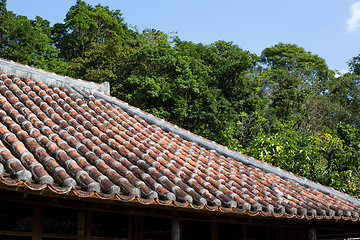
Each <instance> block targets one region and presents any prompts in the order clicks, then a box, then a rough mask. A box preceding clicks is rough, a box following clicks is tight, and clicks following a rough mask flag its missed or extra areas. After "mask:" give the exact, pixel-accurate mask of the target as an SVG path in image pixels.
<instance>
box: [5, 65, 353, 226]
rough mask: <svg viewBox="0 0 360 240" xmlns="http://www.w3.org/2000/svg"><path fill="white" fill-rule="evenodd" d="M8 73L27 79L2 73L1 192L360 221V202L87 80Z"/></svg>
mask: <svg viewBox="0 0 360 240" xmlns="http://www.w3.org/2000/svg"><path fill="white" fill-rule="evenodd" d="M2 65H4V66H6V69H9V66H10V69H11V68H14V69H15V70H14V72H16V73H19V72H20V73H21V72H23V75H24V76H22V78H19V77H17V76H14V75H10V74H12V73H13V72H12V71H11V70H8V71H7V72H6V73H0V74H1V79H2V80H0V165H2V166H3V167H4V168H5V171H4V172H3V173H2V175H0V182H1V183H2V184H5V185H8V186H24V187H26V188H29V189H31V190H34V191H36V190H44V189H48V190H50V191H52V192H55V193H57V194H62V195H63V194H70V193H73V194H75V195H77V196H80V197H94V196H96V197H98V198H100V199H118V200H119V201H138V202H139V203H141V204H160V205H171V206H176V207H179V208H187V207H189V206H191V207H192V208H194V209H207V210H210V211H214V210H218V211H222V212H234V213H238V214H247V215H249V216H256V215H261V216H265V217H266V216H273V217H286V218H298V219H301V218H306V219H313V218H316V219H333V220H339V219H343V220H351V221H359V214H360V201H359V200H357V199H355V198H352V197H350V196H348V195H346V194H342V193H339V192H337V191H335V190H333V189H330V188H327V187H324V186H320V185H318V184H315V183H313V182H311V181H308V180H304V179H302V178H300V177H297V176H294V175H292V174H290V173H288V172H285V171H282V170H280V169H278V168H274V167H271V166H269V165H267V164H264V163H262V162H259V161H258V160H255V159H252V158H249V157H247V156H244V155H241V154H239V153H236V152H234V151H232V150H229V149H227V148H225V147H223V146H221V145H218V144H216V143H214V142H211V141H209V140H206V139H203V138H201V137H199V136H196V135H194V134H192V133H189V132H187V131H185V130H183V129H180V128H178V127H176V126H174V125H172V124H169V123H166V122H164V121H163V120H161V119H158V118H155V117H153V116H151V115H148V114H146V113H144V112H141V111H140V110H138V109H136V108H134V107H131V106H129V105H127V104H125V103H124V102H122V101H120V100H117V99H114V98H111V97H109V96H108V95H106V94H104V93H101V92H100V94H99V91H98V90H96V92H97V93H96V94H94V95H95V96H94V95H91V93H90V92H94V90H93V89H90V90H89V89H88V90H86V88H87V85H86V84H87V83H84V82H82V81H80V80H72V79H69V78H64V79H63V78H61V76H57V75H53V74H47V73H44V72H42V73H41V74H45V75H41V79H43V81H44V82H46V81H47V78H50V80H49V81H48V82H50V83H51V84H50V85H47V84H46V83H44V82H42V81H38V80H35V79H37V75H36V74H40V73H38V72H37V70H36V69H33V68H25V67H23V66H21V65H19V64H16V63H9V62H7V61H4V60H0V68H1V66H2ZM28 71H30V72H31V73H30V74H29V75H30V76H31V77H30V78H29V77H26V74H28ZM5 74H8V75H5ZM8 76H9V77H8ZM55 77H56V78H59V79H60V80H58V81H54V79H52V78H55ZM32 78H35V79H32ZM66 81H70V82H66ZM57 82H58V84H56V83H57ZM65 82H66V83H65ZM70 83H71V84H70ZM54 84H56V86H55V85H54ZM77 84H79V85H78V86H75V85H77ZM79 86H80V87H81V88H82V89H81V88H79ZM94 86H96V87H98V85H96V84H93V85H91V87H94ZM84 89H85V91H83V90H84ZM99 89H100V87H99Z"/></svg>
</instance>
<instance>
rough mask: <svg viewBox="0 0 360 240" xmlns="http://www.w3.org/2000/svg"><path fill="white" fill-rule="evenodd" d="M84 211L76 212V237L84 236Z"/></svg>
mask: <svg viewBox="0 0 360 240" xmlns="http://www.w3.org/2000/svg"><path fill="white" fill-rule="evenodd" d="M85 224H86V220H85V213H84V212H78V213H77V236H78V237H84V236H85V226H86V225H85Z"/></svg>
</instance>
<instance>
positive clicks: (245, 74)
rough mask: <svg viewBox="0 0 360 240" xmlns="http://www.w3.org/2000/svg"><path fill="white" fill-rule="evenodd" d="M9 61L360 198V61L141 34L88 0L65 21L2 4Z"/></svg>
mask: <svg viewBox="0 0 360 240" xmlns="http://www.w3.org/2000/svg"><path fill="white" fill-rule="evenodd" d="M0 57H2V58H6V59H10V60H13V61H17V62H20V63H23V64H27V65H31V66H35V67H39V68H42V69H45V70H49V71H54V72H57V73H60V74H64V75H67V76H72V77H77V78H82V79H86V80H90V81H94V82H99V83H101V82H104V81H107V82H110V84H111V87H112V89H111V91H112V95H114V96H116V97H118V98H119V99H122V100H124V101H127V102H129V103H130V104H132V105H135V106H137V107H139V108H141V109H143V110H145V111H148V112H150V113H152V114H154V115H156V116H158V117H161V118H164V119H166V120H168V121H170V122H172V123H174V124H176V125H179V126H181V127H183V128H185V129H188V130H190V131H192V132H194V133H196V134H199V135H202V136H204V137H207V138H209V139H211V140H214V141H216V142H218V143H220V144H223V145H226V146H228V147H230V148H233V149H235V150H238V151H241V152H243V153H245V154H248V155H252V156H254V157H256V158H258V159H260V160H263V161H266V162H269V163H271V164H273V165H275V166H279V167H281V168H283V169H285V170H288V171H292V172H294V173H296V174H298V175H301V176H305V177H307V178H309V179H312V180H314V181H317V182H320V183H323V184H326V185H328V186H331V187H334V188H335V189H338V190H340V191H344V192H348V193H350V194H354V195H359V194H360V176H359V161H360V151H359V148H360V140H359V130H360V125H359V124H360V122H359V121H360V112H359V111H358V109H359V107H360V84H359V83H360V55H358V56H356V57H354V58H353V59H351V60H350V61H349V69H350V72H349V73H346V74H344V75H339V74H337V73H335V72H334V71H332V70H330V69H329V68H328V66H327V65H326V62H325V60H324V59H322V58H321V57H319V56H317V55H315V54H312V53H310V52H307V51H306V50H305V49H303V48H301V47H299V46H296V45H294V44H285V43H279V44H277V45H275V46H270V47H268V48H266V49H264V50H263V52H262V54H261V56H257V55H256V54H253V53H251V52H249V51H246V50H243V49H241V48H240V47H239V46H237V45H236V44H234V43H232V42H226V41H217V42H214V43H212V44H209V45H203V44H195V43H192V42H187V41H182V40H181V39H179V38H178V37H177V36H174V35H169V34H165V33H163V32H161V31H159V30H156V29H146V30H144V31H142V32H139V31H137V30H134V29H131V28H129V27H128V25H127V24H126V23H125V22H124V19H123V18H122V14H121V12H120V11H119V10H115V11H114V10H110V9H109V8H108V7H105V6H101V5H96V6H91V5H89V4H87V3H85V2H84V1H81V0H78V1H77V2H76V4H75V5H74V6H72V7H71V8H70V9H69V11H68V13H67V14H66V16H65V19H64V22H63V23H56V24H54V25H53V26H50V23H49V22H48V21H46V20H44V19H42V18H41V17H36V19H35V20H29V19H27V18H26V17H24V16H19V15H16V14H14V13H12V12H10V11H8V10H7V9H6V1H5V0H0Z"/></svg>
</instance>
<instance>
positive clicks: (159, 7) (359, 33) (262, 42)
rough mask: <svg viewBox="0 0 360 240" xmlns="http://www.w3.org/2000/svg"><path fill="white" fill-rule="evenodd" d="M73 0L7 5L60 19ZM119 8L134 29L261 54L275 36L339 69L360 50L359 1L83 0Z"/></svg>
mask: <svg viewBox="0 0 360 240" xmlns="http://www.w3.org/2000/svg"><path fill="white" fill-rule="evenodd" d="M75 2H76V0H62V1H59V0H8V1H7V8H8V10H11V11H13V12H14V13H16V14H19V15H25V16H27V17H28V18H29V19H34V18H35V16H37V15H39V16H41V17H43V18H45V19H47V20H49V21H50V22H51V23H52V24H54V23H56V22H63V19H64V18H65V15H66V12H67V11H68V10H69V8H70V6H72V5H74V4H75ZM86 2H87V3H89V4H91V5H96V4H98V3H100V4H101V5H104V6H109V7H110V9H112V10H115V9H120V10H121V12H122V13H123V17H124V19H125V22H127V23H128V24H129V25H133V26H137V28H138V29H143V28H145V27H146V28H155V29H159V30H162V31H164V32H167V33H168V32H171V31H175V32H177V35H178V36H179V37H180V39H182V40H186V41H192V42H195V43H204V44H209V43H212V42H214V41H217V40H225V41H233V42H234V43H235V44H237V45H239V46H240V47H241V48H242V49H244V50H248V51H250V52H253V53H256V54H261V51H262V50H263V49H264V48H266V47H270V46H273V45H275V44H277V43H279V42H283V43H294V44H297V45H298V46H301V47H303V48H305V50H307V51H310V52H312V53H314V54H318V55H319V56H320V57H322V58H324V59H325V60H326V62H327V64H328V65H329V67H330V68H331V69H334V70H340V71H345V70H347V69H348V66H347V63H346V62H347V61H349V60H350V59H351V58H352V57H354V56H357V55H359V54H360V1H356V0H326V1H325V0H315V1H314V0H301V1H300V0H275V1H269V0H253V1H249V0H222V1H220V0H217V1H215V0H207V1H205V0H192V1H189V0H182V1H169V0H168V1H164V0H133V1H124V0H103V1H100V0H97V1H96V0H87V1H86Z"/></svg>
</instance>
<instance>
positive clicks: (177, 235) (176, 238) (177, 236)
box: [171, 218, 181, 240]
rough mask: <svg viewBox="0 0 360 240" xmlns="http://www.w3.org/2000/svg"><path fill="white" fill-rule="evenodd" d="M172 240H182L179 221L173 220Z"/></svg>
mask: <svg viewBox="0 0 360 240" xmlns="http://www.w3.org/2000/svg"><path fill="white" fill-rule="evenodd" d="M171 240H181V229H180V222H179V219H174V218H173V219H171Z"/></svg>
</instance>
